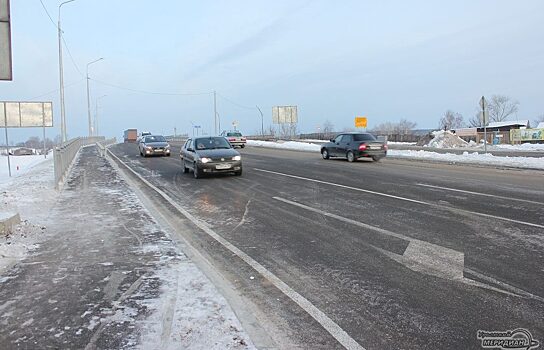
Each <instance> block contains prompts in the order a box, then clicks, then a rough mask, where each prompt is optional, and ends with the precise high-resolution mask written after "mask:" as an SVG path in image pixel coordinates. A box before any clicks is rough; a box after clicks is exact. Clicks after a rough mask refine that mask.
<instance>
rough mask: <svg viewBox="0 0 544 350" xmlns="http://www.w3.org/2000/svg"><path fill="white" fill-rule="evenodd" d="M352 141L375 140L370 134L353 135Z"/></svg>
mask: <svg viewBox="0 0 544 350" xmlns="http://www.w3.org/2000/svg"><path fill="white" fill-rule="evenodd" d="M353 140H355V141H376V138H375V137H374V135H372V134H354V135H353Z"/></svg>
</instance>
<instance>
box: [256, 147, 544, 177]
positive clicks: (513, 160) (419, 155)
mask: <svg viewBox="0 0 544 350" xmlns="http://www.w3.org/2000/svg"><path fill="white" fill-rule="evenodd" d="M247 144H248V146H253V147H266V148H277V149H286V150H295V151H305V152H316V153H319V152H320V149H321V146H320V145H318V144H312V143H306V142H295V141H287V142H282V143H277V142H270V141H255V140H248V141H247ZM520 146H521V145H520ZM387 155H388V156H392V157H397V158H408V159H420V160H433V161H439V162H448V163H467V164H481V165H493V166H504V167H514V168H525V169H542V170H544V158H532V157H497V156H493V155H492V154H489V153H488V154H483V153H469V152H465V153H464V154H460V155H457V154H451V153H446V154H441V153H436V152H432V151H408V150H392V149H390V150H389V151H388V152H387Z"/></svg>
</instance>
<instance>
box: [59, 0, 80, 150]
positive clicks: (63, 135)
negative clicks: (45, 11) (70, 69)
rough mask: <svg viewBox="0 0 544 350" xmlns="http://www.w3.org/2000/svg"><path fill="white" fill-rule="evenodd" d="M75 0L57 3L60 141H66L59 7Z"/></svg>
mask: <svg viewBox="0 0 544 350" xmlns="http://www.w3.org/2000/svg"><path fill="white" fill-rule="evenodd" d="M73 1H76V0H68V1H65V2H63V3H61V4H60V5H59V17H58V24H57V29H58V36H59V83H60V133H61V138H62V142H66V113H65V110H64V73H63V67H62V29H61V26H60V9H61V7H62V5H64V4H67V3H69V2H73Z"/></svg>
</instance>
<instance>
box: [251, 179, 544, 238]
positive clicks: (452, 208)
mask: <svg viewBox="0 0 544 350" xmlns="http://www.w3.org/2000/svg"><path fill="white" fill-rule="evenodd" d="M253 169H254V170H256V171H261V172H264V173H270V174H275V175H280V176H286V177H291V178H294V179H299V180H304V181H311V182H316V183H321V184H324V185H330V186H335V187H340V188H345V189H348V190H353V191H359V192H365V193H370V194H374V195H377V196H382V197H389V198H394V199H398V200H402V201H406V202H412V203H417V204H423V205H428V206H430V207H434V208H439V209H445V210H449V211H453V212H459V213H464V214H468V215H476V216H483V217H486V218H492V219H496V220H502V221H508V222H513V223H516V224H520V225H526V226H531V227H538V228H544V225H539V224H533V223H531V222H526V221H520V220H514V219H507V218H505V217H502V216H495V215H491V214H485V213H479V212H476V211H470V210H465V209H459V208H454V207H448V206H445V205H440V204H434V203H428V202H423V201H418V200H415V199H410V198H406V197H400V196H394V195H392V194H387V193H381V192H375V191H371V190H365V189H362V188H358V187H351V186H346V185H340V184H337V183H334V182H327V181H321V180H316V179H311V178H308V177H302V176H297V175H291V174H284V173H278V172H276V171H270V170H264V169H258V168H253Z"/></svg>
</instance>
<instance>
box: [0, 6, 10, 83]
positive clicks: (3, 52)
mask: <svg viewBox="0 0 544 350" xmlns="http://www.w3.org/2000/svg"><path fill="white" fill-rule="evenodd" d="M11 72H12V69H11V30H10V17H9V0H0V80H12V74H11Z"/></svg>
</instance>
